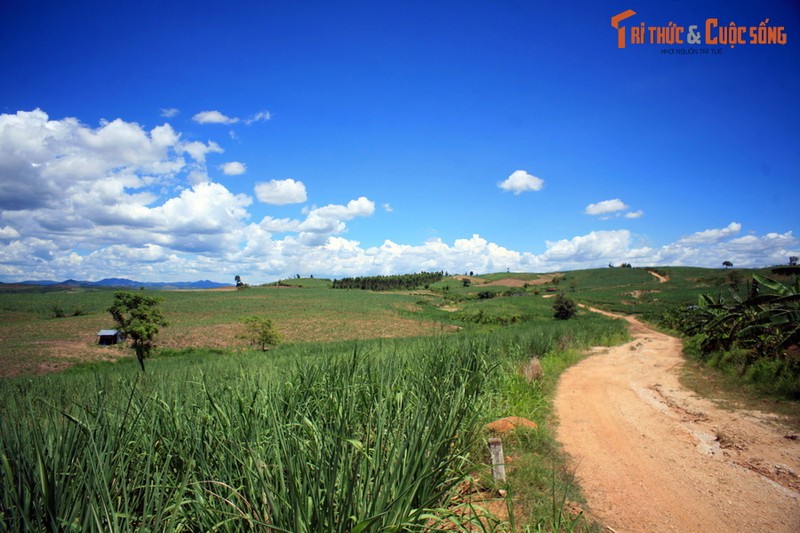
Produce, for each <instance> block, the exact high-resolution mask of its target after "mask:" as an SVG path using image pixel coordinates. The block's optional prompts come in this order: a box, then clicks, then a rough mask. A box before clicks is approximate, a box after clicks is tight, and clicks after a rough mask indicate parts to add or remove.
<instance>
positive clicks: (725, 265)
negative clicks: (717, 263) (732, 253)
mask: <svg viewBox="0 0 800 533" xmlns="http://www.w3.org/2000/svg"><path fill="white" fill-rule="evenodd" d="M722 266H724V267H725V268H730V267H732V266H733V263H731V262H730V261H723V262H722Z"/></svg>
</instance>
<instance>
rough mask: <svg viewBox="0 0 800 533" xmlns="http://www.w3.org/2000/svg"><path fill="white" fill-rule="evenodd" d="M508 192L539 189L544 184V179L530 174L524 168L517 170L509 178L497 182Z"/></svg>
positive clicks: (516, 192) (519, 192) (515, 192)
mask: <svg viewBox="0 0 800 533" xmlns="http://www.w3.org/2000/svg"><path fill="white" fill-rule="evenodd" d="M497 186H498V187H500V188H501V189H503V190H504V191H506V192H513V193H514V194H515V195H517V194H521V193H523V192H526V191H539V190H541V189H542V187H543V186H544V180H543V179H541V178H537V177H536V176H533V175H531V174H528V173H527V172H525V171H524V170H515V171H514V172H513V173H512V174H511V175H510V176H509V177H508V178H506V179H505V180H504V181H501V182H500V183H498V184H497Z"/></svg>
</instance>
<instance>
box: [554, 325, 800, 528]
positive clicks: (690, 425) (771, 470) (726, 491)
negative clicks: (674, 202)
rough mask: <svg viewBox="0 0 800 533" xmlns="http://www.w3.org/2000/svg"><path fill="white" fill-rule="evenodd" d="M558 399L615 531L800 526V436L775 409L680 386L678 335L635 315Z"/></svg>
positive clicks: (570, 377) (597, 513)
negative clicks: (619, 339) (738, 405)
mask: <svg viewBox="0 0 800 533" xmlns="http://www.w3.org/2000/svg"><path fill="white" fill-rule="evenodd" d="M626 320H628V322H629V323H630V328H631V333H632V336H633V341H632V342H630V343H628V344H625V345H623V346H617V347H613V348H603V349H595V350H594V355H593V356H591V357H589V358H587V359H585V360H583V361H582V362H581V363H579V364H578V365H576V366H574V367H572V368H570V369H569V370H567V371H566V372H565V373H564V374H563V375H562V378H561V381H560V383H559V387H558V391H557V394H556V402H555V403H556V414H557V416H558V419H559V428H558V440H559V441H560V442H561V443H562V444H563V445H564V449H565V451H566V452H567V454H568V455H569V456H570V463H571V466H572V468H574V470H575V473H576V476H577V479H578V481H579V483H580V485H581V487H582V488H583V492H584V495H585V496H586V498H587V502H588V507H589V509H588V513H589V514H590V515H591V516H593V517H594V518H596V519H597V520H598V521H599V522H601V523H602V524H604V525H606V526H607V527H608V530H609V531H616V532H618V533H622V532H624V531H628V532H636V533H642V532H651V531H652V532H661V531H675V532H695V531H696V532H715V531H719V532H723V531H725V532H728V531H735V532H784V531H785V532H798V531H800V439H798V435H797V432H795V431H793V430H791V429H789V428H786V427H784V426H782V425H780V424H779V422H778V420H777V419H776V418H775V417H774V416H771V415H767V414H764V413H760V412H755V411H729V410H724V409H721V408H719V407H717V406H716V405H715V404H714V403H712V402H711V401H708V400H705V399H703V398H700V397H698V396H696V395H695V394H693V393H692V392H690V391H688V390H686V389H685V388H683V387H682V386H681V385H680V384H679V382H678V371H679V369H680V366H681V364H682V362H683V360H682V356H681V343H680V340H679V339H676V338H674V337H670V336H668V335H664V334H661V333H658V332H656V331H653V330H652V329H650V328H648V327H646V326H644V325H643V324H641V323H639V322H638V321H636V320H635V319H633V318H630V317H628V318H626Z"/></svg>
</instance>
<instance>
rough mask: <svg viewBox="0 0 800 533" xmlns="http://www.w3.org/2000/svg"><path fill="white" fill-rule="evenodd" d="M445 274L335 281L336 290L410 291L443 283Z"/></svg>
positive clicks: (433, 273)
mask: <svg viewBox="0 0 800 533" xmlns="http://www.w3.org/2000/svg"><path fill="white" fill-rule="evenodd" d="M445 275H446V274H445V273H444V272H420V273H419V274H399V275H392V276H359V277H356V278H342V279H335V280H333V288H334V289H362V290H367V291H394V290H403V289H406V290H410V289H418V288H420V287H427V286H429V285H430V284H431V283H436V282H437V281H441V280H442V279H444V277H445Z"/></svg>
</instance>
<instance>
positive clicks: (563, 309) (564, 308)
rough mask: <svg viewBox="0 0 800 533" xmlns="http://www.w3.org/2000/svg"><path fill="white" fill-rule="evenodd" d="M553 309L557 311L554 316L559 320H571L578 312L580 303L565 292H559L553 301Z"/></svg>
mask: <svg viewBox="0 0 800 533" xmlns="http://www.w3.org/2000/svg"><path fill="white" fill-rule="evenodd" d="M553 311H555V313H554V314H553V316H554V317H555V318H557V319H558V320H569V319H570V318H572V317H574V316H575V315H576V314H578V304H576V303H575V302H574V301H573V300H571V299H570V298H567V297H566V296H564V295H563V294H559V295H558V296H556V299H555V302H553Z"/></svg>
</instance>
